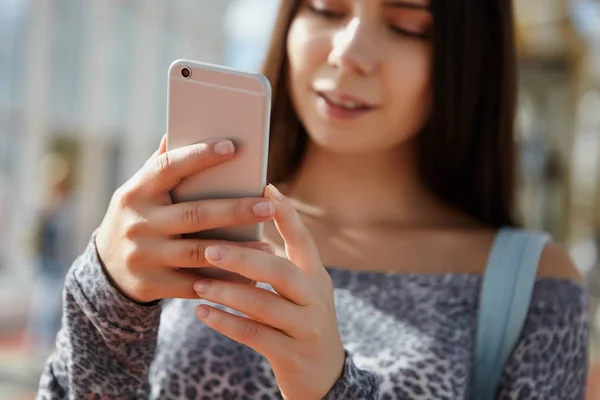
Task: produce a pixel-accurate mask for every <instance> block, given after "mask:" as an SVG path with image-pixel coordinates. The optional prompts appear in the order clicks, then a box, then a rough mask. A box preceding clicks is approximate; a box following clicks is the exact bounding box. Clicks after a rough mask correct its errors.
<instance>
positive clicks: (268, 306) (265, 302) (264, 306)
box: [252, 293, 274, 314]
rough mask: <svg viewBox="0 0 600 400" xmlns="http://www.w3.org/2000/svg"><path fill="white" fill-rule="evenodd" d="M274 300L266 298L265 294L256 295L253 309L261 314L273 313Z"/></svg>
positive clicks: (253, 300)
mask: <svg viewBox="0 0 600 400" xmlns="http://www.w3.org/2000/svg"><path fill="white" fill-rule="evenodd" d="M273 306H274V304H273V299H271V298H270V297H269V296H266V295H265V294H264V293H259V294H255V295H254V297H252V307H253V308H254V309H255V310H256V311H257V312H258V313H260V314H264V313H268V314H271V313H272V312H273Z"/></svg>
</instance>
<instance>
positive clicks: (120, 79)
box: [0, 0, 230, 322]
mask: <svg viewBox="0 0 600 400" xmlns="http://www.w3.org/2000/svg"><path fill="white" fill-rule="evenodd" d="M229 3H230V1H227V0H219V1H214V0H177V1H168V0H153V1H143V0H103V1H92V0H0V10H1V11H0V71H2V73H0V89H1V90H0V199H4V201H2V200H0V222H2V223H3V229H2V235H3V237H2V238H0V241H2V242H3V244H4V246H0V252H2V250H4V253H5V254H4V255H3V256H0V260H3V259H4V261H3V264H2V265H3V272H0V274H2V275H0V276H3V277H5V278H4V279H0V320H2V321H3V322H5V321H6V318H4V319H3V316H4V317H6V314H7V313H15V314H18V315H21V314H23V310H22V309H20V307H15V304H16V305H23V307H26V305H27V302H26V301H17V300H22V299H20V298H19V297H18V296H17V298H15V293H16V294H20V295H22V296H26V293H27V290H26V288H28V287H29V284H30V282H31V275H32V274H33V273H34V270H35V263H36V260H35V259H34V258H32V251H31V246H30V242H31V239H32V234H33V228H34V227H35V223H36V218H37V208H38V205H39V201H40V189H41V186H42V185H40V182H39V181H38V180H37V177H38V176H39V174H37V173H36V168H37V167H38V164H39V161H40V160H41V158H42V156H43V154H44V153H45V152H47V151H49V150H59V151H62V152H66V153H68V156H69V157H70V158H71V159H72V161H73V163H74V166H75V169H76V186H75V197H76V209H77V211H76V212H77V217H76V220H77V221H78V223H77V231H78V235H77V238H78V239H77V241H76V243H73V244H72V245H73V246H74V248H75V249H76V251H77V252H79V251H81V250H83V247H84V246H85V244H86V242H87V241H88V239H89V235H90V233H91V232H92V230H93V229H94V228H95V227H96V226H97V225H98V224H99V222H100V221H101V218H102V216H103V214H104V211H105V210H106V206H107V203H108V201H109V199H110V196H111V194H112V192H113V191H114V189H116V188H117V187H118V186H119V185H120V184H121V183H122V182H124V181H125V180H126V179H127V178H128V177H129V176H131V175H132V174H133V172H135V171H136V170H138V169H139V168H140V167H141V165H142V164H143V162H144V161H145V159H146V158H147V157H148V156H149V155H150V154H151V153H152V152H153V151H154V150H155V148H156V147H157V146H158V143H159V140H160V137H161V136H162V135H163V133H164V131H165V125H166V95H167V68H168V66H169V65H170V63H171V62H172V61H173V60H175V59H177V58H191V59H195V60H202V61H206V62H212V63H222V62H223V61H224V59H225V52H226V48H227V47H226V45H225V40H226V36H225V34H224V32H223V28H222V26H223V20H224V18H225V15H226V13H227V10H228V6H229ZM3 182H7V183H6V184H4V187H2V184H3ZM5 193H8V195H4V196H3V194H5ZM3 207H4V208H3ZM0 271H2V268H0Z"/></svg>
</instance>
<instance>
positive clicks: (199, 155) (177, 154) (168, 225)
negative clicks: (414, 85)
mask: <svg viewBox="0 0 600 400" xmlns="http://www.w3.org/2000/svg"><path fill="white" fill-rule="evenodd" d="M234 153H235V148H234V146H233V144H232V143H231V142H230V141H218V140H215V141H211V142H207V143H202V144H197V145H192V146H187V147H184V148H180V149H175V150H172V151H169V152H167V151H166V141H165V138H163V140H162V142H161V145H160V148H159V150H158V151H157V152H156V153H154V155H152V157H150V159H149V160H148V161H147V162H146V163H145V165H144V167H143V168H142V169H141V170H140V171H138V172H137V173H136V174H135V175H134V176H133V177H132V178H131V179H130V180H129V181H128V182H126V183H125V184H124V185H123V186H122V187H120V188H119V189H118V190H117V191H116V192H115V194H114V196H113V198H112V200H111V203H110V206H109V208H108V211H107V213H106V216H105V217H104V220H103V221H102V224H101V225H100V228H99V229H98V233H97V236H96V245H97V248H98V254H99V256H100V258H101V260H102V262H103V264H104V267H105V269H106V272H107V274H108V275H109V277H110V278H111V280H112V281H113V283H114V284H115V286H116V287H117V288H118V289H119V290H120V291H121V292H122V293H123V294H125V295H126V296H128V297H129V298H131V299H132V300H134V301H137V302H140V303H148V302H151V301H154V300H158V299H163V298H197V296H196V294H195V292H194V290H193V284H194V282H195V281H196V280H198V275H197V274H196V273H193V272H188V271H185V270H177V267H206V266H210V264H209V263H208V262H207V261H206V259H205V258H204V252H205V251H204V250H205V249H206V248H207V247H208V246H210V245H215V244H218V243H224V242H217V241H207V240H194V239H181V238H180V236H181V235H182V234H186V233H195V232H200V231H203V230H207V229H212V228H219V227H226V226H233V225H243V224H254V223H258V222H262V221H265V220H267V219H269V218H271V217H272V215H273V213H274V207H273V204H272V202H270V201H269V200H267V199H265V198H255V199H252V198H246V199H233V200H205V201H198V202H188V203H180V204H172V203H171V197H170V195H169V192H170V191H171V190H172V189H173V188H175V186H177V184H178V183H179V182H181V180H182V179H184V178H186V177H188V176H190V175H193V174H196V173H199V172H201V171H203V170H206V169H208V168H210V167H212V166H215V165H218V164H221V163H223V162H226V161H228V160H230V159H231V158H232V157H233V156H234ZM236 245H238V246H241V247H246V248H251V249H256V250H263V251H271V252H272V247H271V246H270V245H269V244H267V243H261V242H258V243H255V242H253V243H240V244H236Z"/></svg>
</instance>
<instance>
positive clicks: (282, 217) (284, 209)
mask: <svg viewBox="0 0 600 400" xmlns="http://www.w3.org/2000/svg"><path fill="white" fill-rule="evenodd" d="M265 197H266V198H268V199H269V200H271V201H273V204H274V205H275V214H274V216H273V219H274V221H275V225H276V226H277V230H278V231H279V233H280V234H281V237H282V238H283V241H284V242H285V251H286V254H287V257H288V258H289V259H290V261H292V262H293V263H294V264H296V265H297V266H298V267H300V268H301V269H302V270H304V271H305V272H307V273H315V272H318V271H320V270H321V269H322V268H323V264H322V263H321V258H320V257H319V252H318V250H317V246H316V244H315V242H314V240H313V238H312V236H311V234H310V232H309V231H308V228H306V226H305V225H304V223H303V222H302V220H301V219H300V215H298V212H297V211H296V209H295V208H294V206H293V205H292V203H291V202H290V201H289V200H288V199H287V198H286V197H285V196H284V195H283V194H281V192H280V191H279V190H277V189H276V188H275V186H273V185H268V186H267V188H266V189H265Z"/></svg>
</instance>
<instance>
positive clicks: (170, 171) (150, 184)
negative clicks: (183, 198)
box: [140, 140, 235, 195]
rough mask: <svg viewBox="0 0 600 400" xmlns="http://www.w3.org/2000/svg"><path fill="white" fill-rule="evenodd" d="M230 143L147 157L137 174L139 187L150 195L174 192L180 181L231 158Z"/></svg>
mask: <svg viewBox="0 0 600 400" xmlns="http://www.w3.org/2000/svg"><path fill="white" fill-rule="evenodd" d="M234 153H235V146H234V145H233V143H232V142H231V141H230V140H212V141H209V142H205V143H199V144H193V145H190V146H185V147H180V148H177V149H173V150H170V151H166V152H163V153H162V154H158V155H155V156H153V157H151V158H150V159H149V160H148V161H147V162H146V164H145V165H144V167H143V168H142V171H141V177H140V180H141V182H140V184H141V185H142V187H144V189H145V190H148V191H150V192H151V194H153V195H155V194H162V193H164V192H168V191H170V190H172V189H174V188H175V187H176V186H177V185H178V184H179V183H180V182H181V180H182V179H184V178H186V177H188V176H190V175H193V174H195V173H198V172H201V171H203V170H205V169H207V168H210V167H213V166H215V165H218V164H221V163H223V162H225V161H227V160H228V159H230V158H231V156H233V154H234Z"/></svg>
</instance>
